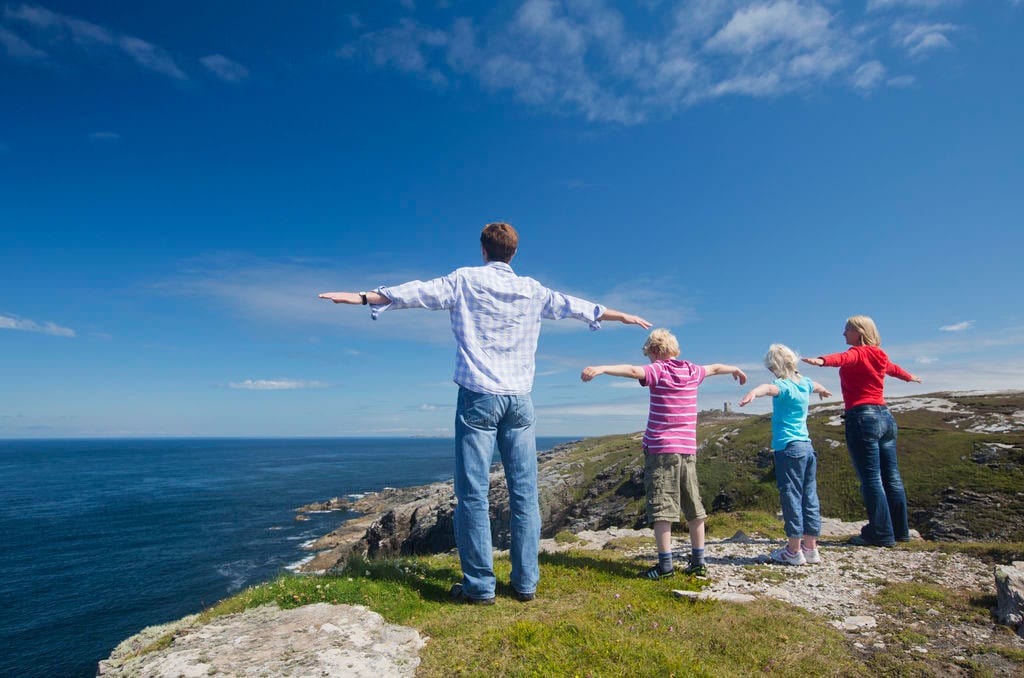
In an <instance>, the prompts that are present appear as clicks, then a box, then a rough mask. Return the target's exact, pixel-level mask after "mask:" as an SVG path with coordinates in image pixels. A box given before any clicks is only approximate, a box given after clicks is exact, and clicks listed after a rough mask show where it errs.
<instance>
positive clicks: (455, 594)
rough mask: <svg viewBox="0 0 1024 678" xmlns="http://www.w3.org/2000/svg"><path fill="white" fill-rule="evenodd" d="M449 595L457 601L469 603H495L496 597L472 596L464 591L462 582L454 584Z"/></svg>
mask: <svg viewBox="0 0 1024 678" xmlns="http://www.w3.org/2000/svg"><path fill="white" fill-rule="evenodd" d="M448 596H449V597H450V598H451V599H452V601H453V602H456V603H466V604H467V605H494V598H493V597H491V598H470V597H469V596H467V595H466V594H465V593H463V592H462V584H453V585H452V589H451V591H449V592H448Z"/></svg>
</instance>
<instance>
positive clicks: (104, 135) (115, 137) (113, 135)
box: [89, 132, 122, 143]
mask: <svg viewBox="0 0 1024 678" xmlns="http://www.w3.org/2000/svg"><path fill="white" fill-rule="evenodd" d="M121 138H122V137H121V135H120V134H118V133H117V132H93V133H92V134H90V135H89V139H90V140H92V141H96V142H100V143H102V142H108V141H121Z"/></svg>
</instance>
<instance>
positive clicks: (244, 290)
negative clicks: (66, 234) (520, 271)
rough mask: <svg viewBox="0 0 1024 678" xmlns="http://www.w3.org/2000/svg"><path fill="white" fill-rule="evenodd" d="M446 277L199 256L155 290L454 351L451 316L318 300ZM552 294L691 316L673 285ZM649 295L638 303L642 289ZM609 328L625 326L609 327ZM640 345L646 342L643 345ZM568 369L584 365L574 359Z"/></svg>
mask: <svg viewBox="0 0 1024 678" xmlns="http://www.w3.org/2000/svg"><path fill="white" fill-rule="evenodd" d="M447 272H448V271H439V270H427V269H423V270H391V271H369V270H356V269H352V268H347V269H345V270H339V269H337V268H335V267H332V266H330V265H329V264H328V262H325V261H318V260H271V259H261V258H256V257H251V256H246V255H239V254H216V255H207V256H203V257H197V258H195V259H192V260H190V261H187V262H184V263H183V264H182V270H181V271H180V273H179V274H178V275H176V276H173V277H171V278H169V279H166V280H162V281H159V282H156V283H153V284H152V287H153V288H154V289H155V290H156V291H157V292H160V293H162V294H166V295H168V296H187V297H193V298H196V299H199V300H201V301H203V302H205V303H208V304H211V305H213V306H215V307H216V308H218V309H220V310H223V311H225V312H228V313H232V314H235V315H238V316H242V317H244V318H246V319H248V320H251V321H257V322H260V323H267V324H273V325H281V326H287V327H296V326H300V327H320V328H331V329H333V330H335V331H341V332H344V333H345V335H346V336H371V335H372V336H380V333H381V332H386V333H387V334H388V335H389V336H392V337H403V338H406V339H408V340H410V341H418V342H423V343H427V344H436V345H445V346H447V345H450V343H451V341H452V331H451V322H450V320H449V318H448V314H447V313H416V312H406V311H387V312H385V313H382V314H381V315H380V318H379V319H378V320H377V321H376V322H374V321H372V320H370V318H369V313H368V312H367V310H366V309H365V308H353V307H351V306H336V305H334V304H332V303H330V302H328V301H325V300H323V299H318V298H317V294H319V293H320V292H331V291H338V290H363V289H373V288H374V287H376V286H377V285H382V284H398V283H402V282H406V281H408V280H429V279H431V278H434V277H437V276H438V275H443V274H445V273H447ZM537 276H538V277H539V278H540V279H541V281H542V282H543V283H544V284H546V285H548V286H550V287H551V288H553V289H557V290H560V291H562V292H565V293H567V294H572V295H574V296H579V297H582V298H584V299H590V300H592V301H594V302H595V303H601V304H604V305H605V306H608V307H610V308H618V309H623V308H628V309H629V310H630V311H631V312H635V313H637V314H638V315H641V316H644V317H646V318H647V319H648V320H650V321H651V322H654V323H656V324H658V325H659V326H670V327H678V326H679V325H681V324H683V323H684V322H686V321H687V320H688V319H689V318H691V317H692V315H693V311H692V309H691V306H690V302H689V301H688V299H689V297H688V295H687V294H686V292H685V290H683V289H680V287H679V285H678V283H675V282H673V281H671V280H660V279H651V278H645V279H637V280H630V281H624V282H623V283H621V284H619V285H616V286H615V287H612V288H611V289H604V290H602V289H589V288H588V289H583V290H581V289H576V288H573V287H571V286H563V285H561V284H560V281H558V280H554V279H550V278H548V277H546V276H544V275H543V274H537ZM638 289H644V290H647V292H645V294H644V298H643V299H641V300H637V299H636V290H638ZM610 326H611V327H616V326H618V327H622V326H620V325H618V323H610ZM543 331H544V332H545V333H552V334H554V333H563V332H581V331H583V332H586V331H587V330H586V326H585V325H584V324H582V323H580V322H575V321H545V322H544V330H543ZM641 343H642V342H641ZM569 366H570V367H572V368H573V369H576V368H578V367H579V359H578V358H574V359H573V360H572V362H571V363H569Z"/></svg>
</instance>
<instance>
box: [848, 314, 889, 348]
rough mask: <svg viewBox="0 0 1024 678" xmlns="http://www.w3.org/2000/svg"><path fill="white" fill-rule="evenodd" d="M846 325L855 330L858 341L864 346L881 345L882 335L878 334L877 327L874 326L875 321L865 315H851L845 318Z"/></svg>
mask: <svg viewBox="0 0 1024 678" xmlns="http://www.w3.org/2000/svg"><path fill="white" fill-rule="evenodd" d="M846 324H847V326H848V327H852V328H853V329H855V330H857V334H859V335H860V341H861V343H862V344H864V345H865V346H881V345H882V337H881V335H879V334H878V328H877V327H875V321H874V320H872V319H871V318H869V317H868V316H866V315H853V316H850V317H849V318H847V319H846Z"/></svg>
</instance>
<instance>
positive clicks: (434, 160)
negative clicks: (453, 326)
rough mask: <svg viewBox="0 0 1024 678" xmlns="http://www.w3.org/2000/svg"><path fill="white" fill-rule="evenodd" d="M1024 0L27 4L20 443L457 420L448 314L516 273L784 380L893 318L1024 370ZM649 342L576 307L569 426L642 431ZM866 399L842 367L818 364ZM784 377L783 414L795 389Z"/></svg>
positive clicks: (6, 354)
mask: <svg viewBox="0 0 1024 678" xmlns="http://www.w3.org/2000/svg"><path fill="white" fill-rule="evenodd" d="M1022 35H1024V2H1022V1H1021V0H857V1H840V0H758V1H754V2H751V1H746V0H692V1H689V2H680V1H670V0H661V1H658V0H646V1H644V0H638V1H636V2H628V3H625V2H623V3H612V2H608V1H605V0H516V1H504V0H501V1H498V2H486V3H473V2H461V1H459V0H429V1H428V0H402V1H399V0H365V1H354V2H336V1H327V0H307V1H306V2H301V3H256V4H253V3H250V2H246V3H242V2H234V1H230V0H225V1H223V2H217V3H206V2H184V3H182V2H178V1H176V2H169V1H165V0H153V1H151V2H145V3H140V2H136V1H134V0H131V1H128V0H104V1H103V2H94V1H83V0H76V1H74V2H56V1H47V2H39V3H35V2H10V1H5V0H0V231H2V234H3V235H2V238H0V438H38V437H44V438H49V437H57V438H60V437H119V436H450V435H452V434H453V419H454V405H455V398H456V391H457V388H456V387H455V385H454V384H453V383H452V381H451V379H452V373H453V365H454V354H455V348H454V342H453V339H452V336H451V332H450V330H449V326H448V318H447V315H446V314H445V313H444V312H429V311H413V310H407V311H394V312H387V313H384V314H382V315H381V317H380V319H379V320H377V321H372V320H371V319H370V315H369V312H368V311H367V310H366V309H365V308H362V307H354V306H335V305H333V304H331V303H329V302H327V301H324V300H320V299H318V298H317V294H319V293H320V292H329V291H359V290H364V289H373V288H375V287H376V286H378V285H381V284H397V283H401V282H405V281H407V280H414V279H420V280H428V279H431V278H434V277H437V276H441V275H444V274H446V273H448V272H450V271H452V270H454V269H455V268H458V267H460V266H473V265H479V264H480V263H481V257H480V246H479V233H480V230H481V229H482V228H483V226H484V225H485V224H487V223H488V222H491V221H496V220H503V221H508V222H509V223H511V224H512V225H513V226H515V227H516V228H517V229H518V231H519V233H520V249H519V252H518V254H517V256H516V257H515V259H514V260H513V262H512V265H513V268H514V269H515V271H516V272H517V273H518V274H520V275H526V276H530V277H533V278H535V279H537V280H539V281H541V282H542V283H544V284H545V285H547V286H548V287H550V288H552V289H557V290H561V291H563V292H567V293H570V294H574V295H576V296H580V297H583V298H585V299H588V300H591V301H595V302H598V303H602V304H605V305H607V306H609V307H611V308H615V309H618V310H621V311H624V312H628V313H636V314H639V315H642V316H643V317H645V318H647V319H648V320H649V321H651V322H652V323H654V325H655V327H666V328H669V329H670V330H672V331H673V332H674V333H675V334H676V335H677V336H678V338H679V341H680V344H681V347H682V356H681V357H682V358H685V359H687V360H690V361H693V362H696V363H700V364H709V363H732V364H736V365H739V366H741V367H742V368H743V369H744V370H746V371H747V373H748V375H749V376H750V379H751V383H750V384H748V386H747V387H740V386H739V385H738V384H736V383H734V382H733V381H732V380H731V379H730V378H729V377H727V376H717V377H712V378H709V379H708V380H707V381H706V382H705V383H704V384H703V385H702V386H701V391H700V393H701V395H700V406H701V407H702V408H711V407H722V405H723V403H725V402H731V403H733V404H734V405H735V404H736V403H737V402H738V401H739V399H740V398H741V397H742V396H743V394H744V393H745V392H746V390H747V389H748V388H749V387H751V386H755V385H757V384H760V383H763V382H766V381H770V380H771V376H770V375H769V373H768V372H767V371H766V370H765V369H764V367H763V366H762V359H763V356H764V354H765V352H766V350H767V348H768V346H769V344H771V343H773V342H782V343H785V344H787V345H789V346H791V347H792V348H793V349H794V350H796V351H797V352H798V353H800V354H801V355H809V356H817V355H821V354H824V353H833V352H839V351H842V350H844V349H845V348H846V347H845V344H844V341H843V337H842V330H843V325H844V322H845V320H846V318H847V317H848V316H851V315H854V314H867V315H870V316H872V317H873V318H874V319H875V321H876V322H877V324H878V327H879V329H880V331H881V336H882V341H883V343H882V346H883V348H884V349H885V350H886V351H887V352H888V353H889V355H890V357H891V358H892V359H893V360H894V361H895V362H897V363H898V364H900V365H902V366H903V367H904V368H906V369H907V370H908V371H910V372H912V373H913V374H915V375H917V376H920V377H921V378H922V379H923V382H924V383H922V384H920V385H917V384H905V383H904V382H901V381H898V380H889V382H888V383H887V395H888V396H894V397H898V396H904V395H909V394H914V393H929V392H935V391H945V390H1000V389H1013V388H1021V387H1022V385H1024V352H1022V348H1024V313H1022V308H1024V306H1022V304H1021V300H1020V299H1021V283H1020V279H1021V273H1022V266H1021V254H1020V253H1021V251H1022V250H1024V223H1022V216H1021V215H1022V214H1024V190H1022V188H1021V187H1022V186H1024V162H1022V160H1021V159H1022V158H1024V134H1022V131H1021V121H1022V120H1024V86H1022V85H1024V81H1022V78H1021V64H1022V63H1024V41H1022V40H1021V39H1020V37H1021V36H1022ZM645 338H646V332H645V331H644V330H642V329H640V328H638V327H636V326H624V325H620V324H617V323H605V324H604V327H603V328H602V329H601V330H599V331H596V332H592V331H590V330H589V329H588V327H587V326H586V324H584V323H581V322H578V321H573V320H565V321H558V322H546V323H545V325H544V329H543V332H542V335H541V340H540V345H539V348H538V352H537V376H536V382H535V385H534V390H533V399H534V403H535V406H536V410H537V415H538V424H537V432H538V434H539V435H549V436H591V435H601V434H608V433H626V432H632V431H639V430H642V429H643V427H644V424H645V421H646V412H647V393H646V391H645V389H643V388H641V387H640V386H639V385H637V384H636V383H635V382H631V381H628V380H625V379H619V378H614V377H606V376H605V377H599V378H598V379H596V380H595V381H593V382H590V383H586V384H584V383H582V382H581V381H580V379H579V374H580V371H581V370H582V368H583V367H585V366H587V365H592V364H608V363H628V364H637V365H639V364H643V363H644V362H645V361H646V358H644V356H643V355H642V353H641V350H640V349H641V346H642V344H643V342H644V339H645ZM804 373H805V374H808V375H809V376H811V377H812V378H814V379H816V380H818V381H820V382H821V383H822V384H824V385H825V386H826V387H829V388H831V389H832V390H833V391H835V392H836V394H837V396H836V397H835V398H833V399H832V401H834V402H838V393H839V391H838V374H837V372H836V371H835V370H833V369H825V368H813V367H809V366H808V367H807V368H806V369H805V370H804ZM769 400H770V399H759V400H758V401H755V403H754V404H752V405H751V406H749V408H747V409H749V410H750V411H752V412H755V413H760V412H765V411H768V410H769V408H770V402H769Z"/></svg>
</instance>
